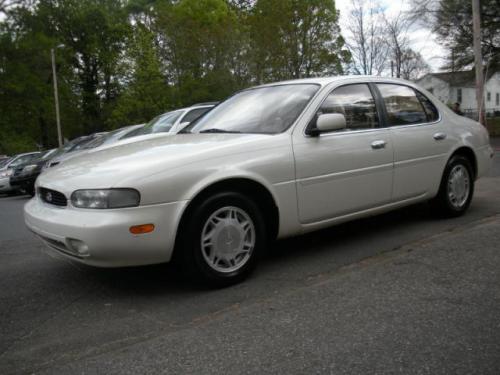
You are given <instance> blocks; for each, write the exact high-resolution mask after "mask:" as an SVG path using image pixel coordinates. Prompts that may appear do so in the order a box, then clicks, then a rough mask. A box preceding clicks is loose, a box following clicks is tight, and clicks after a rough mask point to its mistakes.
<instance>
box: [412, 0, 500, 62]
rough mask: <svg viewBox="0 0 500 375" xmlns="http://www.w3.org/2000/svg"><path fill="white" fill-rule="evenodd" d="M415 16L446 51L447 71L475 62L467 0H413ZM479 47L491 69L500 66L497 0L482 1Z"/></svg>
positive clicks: (498, 7) (499, 17) (469, 4)
mask: <svg viewBox="0 0 500 375" xmlns="http://www.w3.org/2000/svg"><path fill="white" fill-rule="evenodd" d="M413 3H414V17H415V18H418V19H420V20H424V21H425V22H429V23H430V24H431V25H432V27H433V30H434V31H435V32H436V33H437V34H438V36H439V39H440V40H441V42H442V43H443V45H444V46H446V48H447V50H448V56H447V65H446V68H447V69H452V70H461V69H463V68H466V67H469V66H470V65H472V64H473V63H474V51H473V27H472V3H471V1H470V0H438V1H431V0H413ZM481 46H482V53H483V58H484V61H485V62H486V63H488V64H489V65H490V69H495V68H499V67H500V1H499V0H481Z"/></svg>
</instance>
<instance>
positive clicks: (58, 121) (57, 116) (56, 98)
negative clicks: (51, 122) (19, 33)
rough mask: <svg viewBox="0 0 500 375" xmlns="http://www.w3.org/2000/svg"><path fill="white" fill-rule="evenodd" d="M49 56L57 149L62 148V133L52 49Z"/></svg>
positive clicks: (54, 59) (53, 51)
mask: <svg viewBox="0 0 500 375" xmlns="http://www.w3.org/2000/svg"><path fill="white" fill-rule="evenodd" d="M50 55H51V57H52V78H53V80H54V100H55V102H56V123H57V141H58V143H59V147H62V145H63V142H62V131H61V118H60V115H59V94H58V92H57V73H56V54H55V50H54V48H51V49H50Z"/></svg>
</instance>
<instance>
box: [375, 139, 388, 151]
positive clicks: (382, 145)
mask: <svg viewBox="0 0 500 375" xmlns="http://www.w3.org/2000/svg"><path fill="white" fill-rule="evenodd" d="M385 145H386V142H385V141H383V140H380V141H373V142H372V148H373V149H374V150H380V149H381V148H385Z"/></svg>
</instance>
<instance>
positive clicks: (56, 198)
mask: <svg viewBox="0 0 500 375" xmlns="http://www.w3.org/2000/svg"><path fill="white" fill-rule="evenodd" d="M38 194H39V196H40V199H41V200H42V201H44V202H45V203H48V204H53V205H55V206H61V207H66V206H67V205H68V200H67V199H66V196H65V195H64V194H63V193H60V192H58V191H55V190H51V189H46V188H38Z"/></svg>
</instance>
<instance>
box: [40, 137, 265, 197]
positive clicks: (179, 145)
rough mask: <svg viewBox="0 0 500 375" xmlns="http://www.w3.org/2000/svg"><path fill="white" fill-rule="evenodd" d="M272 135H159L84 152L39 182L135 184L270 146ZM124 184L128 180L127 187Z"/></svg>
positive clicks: (62, 187) (55, 185)
mask: <svg viewBox="0 0 500 375" xmlns="http://www.w3.org/2000/svg"><path fill="white" fill-rule="evenodd" d="M270 137H273V136H272V135H262V134H178V135H174V136H172V135H164V136H162V137H159V136H156V137H153V138H148V139H143V140H139V141H136V142H132V143H125V144H116V145H115V146H114V147H108V148H105V149H100V150H99V149H95V150H90V151H87V152H85V153H82V154H80V155H78V156H75V157H74V158H71V159H69V160H66V161H65V162H64V163H62V164H60V165H58V166H56V167H53V168H50V169H47V170H45V171H44V172H43V173H42V175H41V176H40V177H39V179H38V185H39V186H44V187H48V188H52V189H56V190H59V191H62V192H67V191H72V190H74V189H85V188H94V189H96V188H110V187H134V186H132V185H134V184H133V183H132V182H133V181H140V179H141V178H143V177H148V176H151V175H154V174H157V173H161V172H165V171H168V170H169V169H175V168H184V167H186V166H187V165H189V164H193V163H197V162H206V161H207V160H208V159H214V158H221V159H224V157H227V156H228V155H231V154H234V153H242V152H251V151H254V150H257V149H260V148H262V149H264V148H268V147H269V142H262V141H263V140H266V139H267V140H268V139H269V138H270ZM123 183H127V186H124V185H123Z"/></svg>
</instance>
